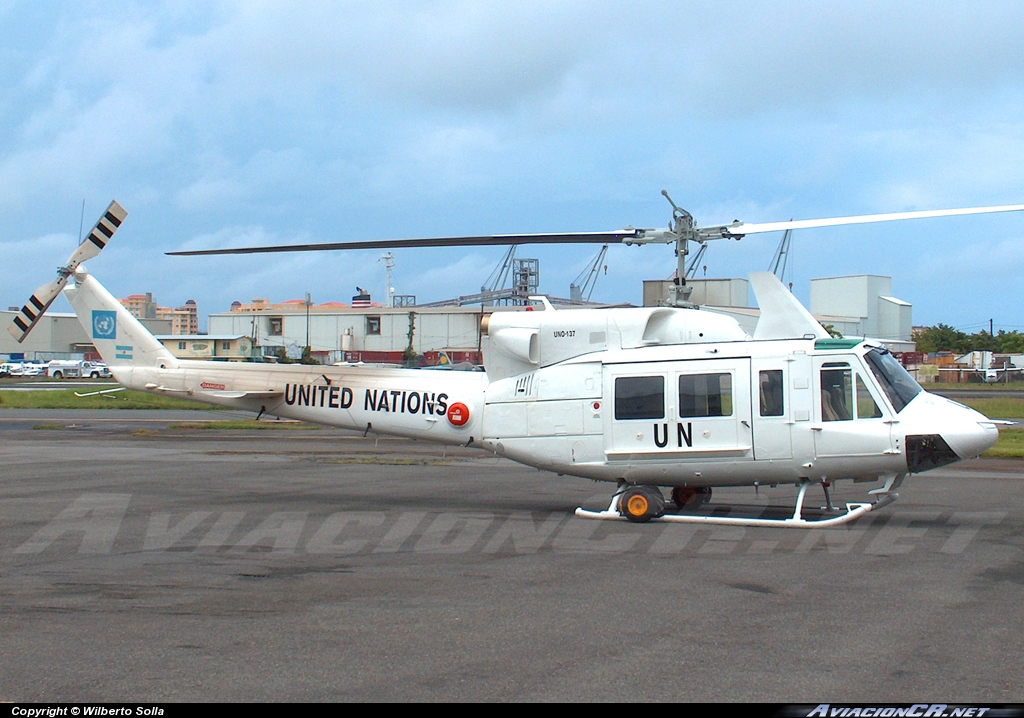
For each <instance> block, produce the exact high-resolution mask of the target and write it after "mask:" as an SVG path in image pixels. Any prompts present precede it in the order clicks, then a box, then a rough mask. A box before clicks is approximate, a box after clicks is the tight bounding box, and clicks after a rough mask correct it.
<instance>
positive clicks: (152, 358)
mask: <svg viewBox="0 0 1024 718" xmlns="http://www.w3.org/2000/svg"><path fill="white" fill-rule="evenodd" d="M64 293H65V294H66V295H67V297H68V301H70V302H71V306H72V307H74V309H75V314H77V315H78V321H80V322H81V323H82V327H83V328H84V329H85V333H86V335H87V336H88V337H89V338H90V339H91V340H92V343H93V345H94V346H95V347H96V351H98V352H99V353H100V356H102V357H103V361H105V362H106V363H107V365H108V366H109V367H110V369H111V371H114V373H115V375H116V373H117V372H116V370H117V369H118V368H127V367H133V366H161V365H163V366H167V367H171V366H174V365H175V364H177V362H176V360H175V358H174V355H173V354H171V353H170V352H169V351H167V349H166V348H165V347H164V345H163V344H161V343H160V342H159V341H158V340H157V338H156V337H154V336H153V335H152V334H150V333H149V330H148V329H146V327H144V326H142V322H140V321H139V320H138V319H136V318H135V317H134V316H132V314H131V312H129V311H128V310H127V309H125V307H124V305H122V304H121V302H119V301H117V299H115V298H114V295H112V294H111V293H110V292H108V291H107V290H106V288H105V287H104V286H103V285H102V284H100V283H99V282H98V281H96V280H95V279H93V278H92V277H91V276H89V273H88V272H86V271H85V268H84V267H80V268H79V269H78V270H77V271H76V272H75V286H73V287H68V288H67V289H65V290H64Z"/></svg>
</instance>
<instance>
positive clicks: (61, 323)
mask: <svg viewBox="0 0 1024 718" xmlns="http://www.w3.org/2000/svg"><path fill="white" fill-rule="evenodd" d="M17 314H18V311H17V309H13V310H7V311H0V323H2V324H3V327H4V331H0V357H5V358H10V359H14V360H16V361H17V360H21V359H38V360H40V361H49V360H50V359H87V360H90V361H92V360H95V359H99V355H98V354H97V353H96V348H95V347H94V346H93V343H92V339H91V338H90V337H89V336H88V335H86V332H85V330H84V329H83V328H82V325H81V323H80V322H79V321H78V317H76V316H75V315H74V314H68V313H58V312H52V311H50V312H47V313H46V314H44V315H43V316H42V318H41V319H40V320H39V323H38V324H36V327H35V329H33V330H32V333H31V334H29V335H28V337H27V338H26V339H25V341H24V343H22V344H19V343H18V342H17V341H15V339H14V337H12V336H11V335H10V333H9V332H7V331H6V328H7V327H9V326H10V325H11V323H12V322H13V321H14V317H16V316H17ZM141 321H142V323H143V324H144V325H145V327H146V329H148V330H149V331H151V332H153V333H154V334H170V332H171V321H170V320H169V319H142V320H141Z"/></svg>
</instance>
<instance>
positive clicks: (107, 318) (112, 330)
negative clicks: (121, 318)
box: [92, 309, 117, 339]
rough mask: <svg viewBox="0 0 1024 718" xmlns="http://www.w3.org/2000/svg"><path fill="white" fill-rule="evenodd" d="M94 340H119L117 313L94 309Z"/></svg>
mask: <svg viewBox="0 0 1024 718" xmlns="http://www.w3.org/2000/svg"><path fill="white" fill-rule="evenodd" d="M92 338H93V339H116V338H117V312H108V311H100V310H98V309H94V310H93V313H92Z"/></svg>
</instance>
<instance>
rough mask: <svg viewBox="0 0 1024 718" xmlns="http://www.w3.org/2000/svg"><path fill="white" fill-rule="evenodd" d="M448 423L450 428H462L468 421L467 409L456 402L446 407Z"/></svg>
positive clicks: (459, 402)
mask: <svg viewBox="0 0 1024 718" xmlns="http://www.w3.org/2000/svg"><path fill="white" fill-rule="evenodd" d="M448 421H450V422H451V424H452V426H462V425H463V424H465V423H466V422H467V421H469V407H468V406H466V405H465V404H463V403H462V402H461V401H457V402H455V403H454V404H452V405H451V406H449V407H448Z"/></svg>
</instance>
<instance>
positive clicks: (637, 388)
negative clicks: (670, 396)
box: [615, 376, 665, 419]
mask: <svg viewBox="0 0 1024 718" xmlns="http://www.w3.org/2000/svg"><path fill="white" fill-rule="evenodd" d="M615 418H616V419H664V418H665V377H661V376H620V377H618V378H617V379H616V380H615Z"/></svg>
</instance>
